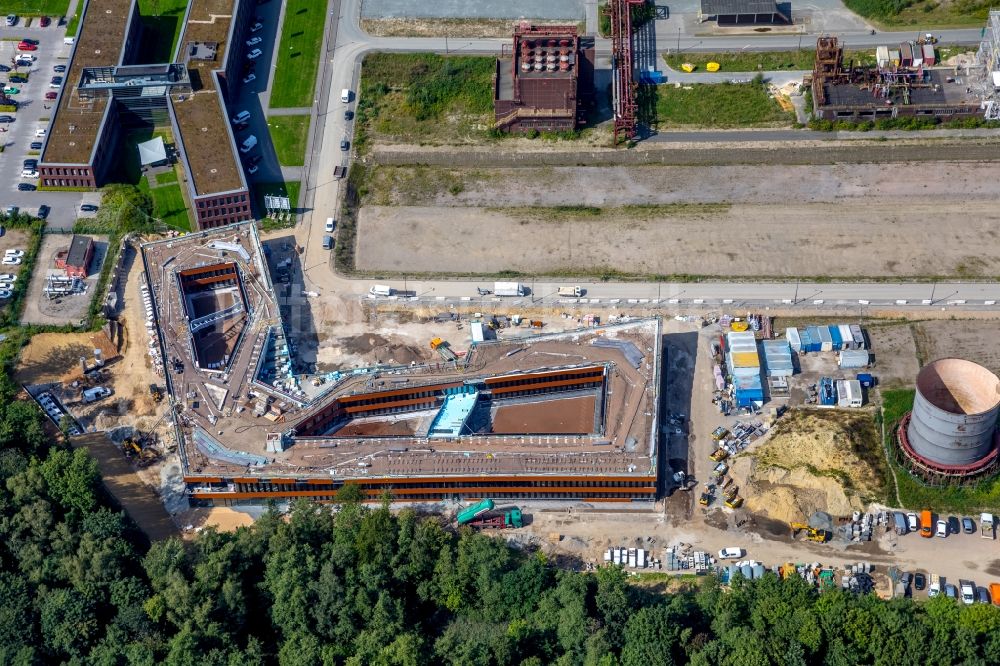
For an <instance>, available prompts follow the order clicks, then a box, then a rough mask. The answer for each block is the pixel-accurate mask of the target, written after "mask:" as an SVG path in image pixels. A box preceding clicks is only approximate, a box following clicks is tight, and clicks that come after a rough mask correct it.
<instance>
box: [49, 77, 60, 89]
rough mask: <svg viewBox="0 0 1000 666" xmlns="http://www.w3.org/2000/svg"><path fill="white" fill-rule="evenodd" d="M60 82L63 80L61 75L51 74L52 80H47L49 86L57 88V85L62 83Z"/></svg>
mask: <svg viewBox="0 0 1000 666" xmlns="http://www.w3.org/2000/svg"><path fill="white" fill-rule="evenodd" d="M62 82H63V77H61V76H53V77H52V80H51V81H49V87H50V88H58V87H59V86H61V85H62Z"/></svg>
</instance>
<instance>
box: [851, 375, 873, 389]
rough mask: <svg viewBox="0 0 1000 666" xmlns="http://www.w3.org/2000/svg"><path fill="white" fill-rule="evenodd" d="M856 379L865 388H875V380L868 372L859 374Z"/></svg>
mask: <svg viewBox="0 0 1000 666" xmlns="http://www.w3.org/2000/svg"><path fill="white" fill-rule="evenodd" d="M856 379H857V380H858V381H859V382H861V386H863V387H864V388H871V387H873V386H875V378H874V377H872V376H871V375H870V374H869V373H867V372H862V373H860V374H858V376H857V377H856Z"/></svg>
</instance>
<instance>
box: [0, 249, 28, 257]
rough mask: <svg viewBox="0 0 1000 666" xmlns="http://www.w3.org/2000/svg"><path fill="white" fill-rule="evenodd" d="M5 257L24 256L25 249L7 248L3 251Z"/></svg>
mask: <svg viewBox="0 0 1000 666" xmlns="http://www.w3.org/2000/svg"><path fill="white" fill-rule="evenodd" d="M3 256H5V257H23V256H24V250H7V251H5V252H4V253H3Z"/></svg>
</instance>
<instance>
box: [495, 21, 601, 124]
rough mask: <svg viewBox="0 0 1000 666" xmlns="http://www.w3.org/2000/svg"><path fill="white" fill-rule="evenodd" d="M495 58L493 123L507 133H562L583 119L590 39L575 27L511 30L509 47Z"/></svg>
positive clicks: (588, 97) (590, 78)
mask: <svg viewBox="0 0 1000 666" xmlns="http://www.w3.org/2000/svg"><path fill="white" fill-rule="evenodd" d="M504 51H505V53H504V54H503V55H501V57H500V58H499V59H498V60H497V65H496V66H497V69H496V74H495V75H494V78H493V110H494V115H495V127H496V128H497V129H501V130H504V131H507V132H528V131H531V130H538V131H565V130H573V129H576V128H577V127H578V126H579V125H580V124H582V123H583V122H585V120H586V119H585V110H586V107H587V106H589V105H590V104H591V102H592V100H593V95H594V42H593V39H590V38H587V37H581V36H580V35H578V34H577V29H576V26H572V25H562V26H557V25H546V26H534V25H530V24H527V23H523V22H522V23H520V24H518V25H517V26H516V27H515V29H514V41H513V48H512V50H511V52H510V53H509V54H507V53H506V51H507V49H506V47H505V48H504Z"/></svg>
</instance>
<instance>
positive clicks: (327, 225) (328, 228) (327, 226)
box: [323, 217, 334, 234]
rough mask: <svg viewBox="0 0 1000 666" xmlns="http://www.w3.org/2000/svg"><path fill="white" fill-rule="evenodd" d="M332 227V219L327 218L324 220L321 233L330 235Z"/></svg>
mask: <svg viewBox="0 0 1000 666" xmlns="http://www.w3.org/2000/svg"><path fill="white" fill-rule="evenodd" d="M333 225H334V221H333V218H332V217H328V218H327V219H326V222H325V223H324V224H323V231H325V232H326V233H328V234H332V233H333Z"/></svg>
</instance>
